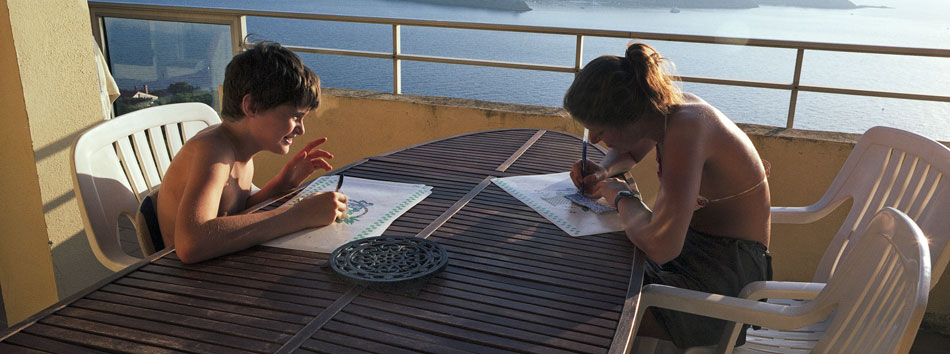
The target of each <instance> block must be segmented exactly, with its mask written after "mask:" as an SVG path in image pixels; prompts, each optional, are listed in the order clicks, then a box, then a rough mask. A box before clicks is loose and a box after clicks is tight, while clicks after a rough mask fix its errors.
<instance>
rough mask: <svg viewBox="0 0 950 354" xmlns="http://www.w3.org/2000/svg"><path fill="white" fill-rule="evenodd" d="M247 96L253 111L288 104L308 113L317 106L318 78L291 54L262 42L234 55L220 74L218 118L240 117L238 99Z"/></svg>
mask: <svg viewBox="0 0 950 354" xmlns="http://www.w3.org/2000/svg"><path fill="white" fill-rule="evenodd" d="M247 94H250V95H251V102H253V107H254V109H255V111H257V112H260V111H265V110H268V109H271V108H274V107H277V106H279V105H282V104H286V103H290V104H294V105H296V106H297V107H309V108H310V109H311V110H312V109H314V108H316V107H317V106H319V105H320V78H319V77H317V75H316V74H314V73H313V71H310V69H309V68H307V66H306V65H304V64H303V62H302V61H301V60H300V57H299V56H297V54H295V53H294V52H292V51H290V50H289V49H287V48H284V47H283V46H281V45H280V44H279V43H276V42H268V41H263V42H259V43H257V44H255V45H254V46H253V47H251V48H249V49H248V50H246V51H244V52H243V53H240V54H238V55H235V56H234V58H232V59H231V62H230V63H228V67H227V69H225V73H224V93H223V97H222V102H221V116H222V117H224V118H225V119H229V120H232V121H236V120H241V119H243V118H244V111H243V110H242V109H241V100H242V99H243V98H244V95H247Z"/></svg>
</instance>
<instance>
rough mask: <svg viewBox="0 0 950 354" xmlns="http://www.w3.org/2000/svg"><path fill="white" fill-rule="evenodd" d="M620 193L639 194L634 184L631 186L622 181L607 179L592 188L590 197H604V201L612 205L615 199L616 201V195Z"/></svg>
mask: <svg viewBox="0 0 950 354" xmlns="http://www.w3.org/2000/svg"><path fill="white" fill-rule="evenodd" d="M620 191H632V192H634V193H639V190H638V189H637V184H636V182H634V183H633V184H632V185H628V184H627V182H626V181H624V180H622V179H619V178H608V179H606V180H603V181H601V182H600V183H597V184H596V185H595V186H593V192H592V196H593V197H594V198H600V197H604V199H606V200H607V201H608V202H609V203H611V205H613V202H614V200H615V199H617V194H619V193H620Z"/></svg>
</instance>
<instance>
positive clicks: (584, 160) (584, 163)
mask: <svg viewBox="0 0 950 354" xmlns="http://www.w3.org/2000/svg"><path fill="white" fill-rule="evenodd" d="M588 135H589V131H588V130H587V128H584V147H583V148H581V194H584V173H585V171H586V170H587V139H588Z"/></svg>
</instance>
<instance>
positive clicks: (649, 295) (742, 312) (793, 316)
mask: <svg viewBox="0 0 950 354" xmlns="http://www.w3.org/2000/svg"><path fill="white" fill-rule="evenodd" d="M648 307H661V308H666V309H670V310H675V311H682V312H688V313H693V314H697V315H701V316H708V317H714V318H719V319H724V320H727V321H732V322H737V323H748V324H753V325H759V326H764V327H768V328H773V329H780V330H792V329H796V328H801V327H805V326H807V325H809V324H812V323H814V322H817V321H820V320H821V319H822V318H823V317H822V316H820V314H818V313H815V312H802V311H801V310H802V309H801V308H800V307H796V308H793V307H789V306H785V305H777V304H770V303H766V302H761V301H755V300H748V299H740V298H735V297H729V296H723V295H718V294H711V293H705V292H701V291H694V290H688V289H680V288H676V287H672V286H666V285H659V284H650V285H647V286H644V287H643V290H642V291H641V298H640V309H641V310H643V311H645V310H646V308H648ZM641 313H642V312H641ZM640 316H642V315H641V314H638V317H640Z"/></svg>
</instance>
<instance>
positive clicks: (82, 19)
mask: <svg viewBox="0 0 950 354" xmlns="http://www.w3.org/2000/svg"><path fill="white" fill-rule="evenodd" d="M0 11H2V12H0V75H2V77H3V80H2V81H0V82H2V83H0V88H2V92H0V104H2V105H0V107H3V109H4V116H3V118H4V122H3V124H4V126H3V129H0V141H3V144H4V149H0V151H2V152H0V154H2V155H0V156H2V158H3V164H4V168H3V169H0V170H2V171H3V172H0V183H2V185H0V208H3V209H2V210H0V220H2V222H0V224H2V225H3V231H2V232H3V233H2V234H0V284H2V289H3V303H4V305H5V308H6V315H7V320H8V322H9V323H11V324H12V323H16V322H18V321H20V320H22V319H24V318H25V317H27V316H29V315H31V314H33V313H34V312H36V311H38V310H41V309H42V308H44V307H46V306H48V305H50V304H52V303H54V302H56V301H57V300H58V298H59V297H61V296H66V295H69V294H72V293H73V292H75V291H78V290H80V289H82V288H85V287H86V286H88V285H90V284H92V283H93V282H95V281H97V280H99V279H101V278H103V277H104V276H106V275H108V274H109V273H108V272H107V271H105V269H104V268H103V267H102V266H101V265H100V264H99V263H98V261H96V259H95V257H94V256H93V255H92V253H91V251H90V250H89V246H88V242H86V238H85V234H84V233H83V225H82V220H81V219H80V216H79V210H78V207H77V205H76V198H75V196H74V195H73V185H72V179H71V177H70V163H69V149H70V146H71V144H72V142H73V140H74V139H75V137H76V136H77V134H78V133H79V132H80V131H82V130H84V129H85V128H87V127H88V126H90V125H92V124H93V123H95V122H97V121H99V120H101V119H102V108H101V105H100V103H99V102H100V101H99V91H98V90H99V89H98V81H97V80H98V78H97V76H96V75H97V74H96V71H95V69H96V66H95V62H94V61H93V60H94V56H93V47H92V45H93V41H92V36H91V31H90V23H89V10H88V7H87V4H86V2H85V1H81V0H72V1H63V0H9V1H8V0H0ZM54 279H55V282H54Z"/></svg>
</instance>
